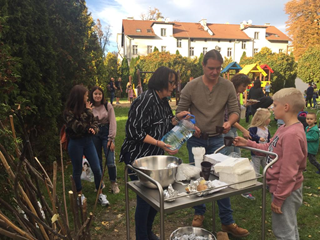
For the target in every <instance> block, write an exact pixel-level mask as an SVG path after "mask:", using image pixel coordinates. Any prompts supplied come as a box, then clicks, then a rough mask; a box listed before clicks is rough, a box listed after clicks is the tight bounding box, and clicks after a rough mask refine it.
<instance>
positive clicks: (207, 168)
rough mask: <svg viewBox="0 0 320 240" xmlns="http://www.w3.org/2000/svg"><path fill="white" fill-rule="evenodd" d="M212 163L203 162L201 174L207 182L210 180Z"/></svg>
mask: <svg viewBox="0 0 320 240" xmlns="http://www.w3.org/2000/svg"><path fill="white" fill-rule="evenodd" d="M211 166H212V163H210V162H202V163H201V172H200V176H201V177H203V178H204V179H205V180H206V181H208V180H209V177H210V172H211Z"/></svg>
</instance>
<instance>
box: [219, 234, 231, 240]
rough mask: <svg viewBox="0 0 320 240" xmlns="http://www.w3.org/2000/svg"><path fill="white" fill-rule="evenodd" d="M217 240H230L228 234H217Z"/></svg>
mask: <svg viewBox="0 0 320 240" xmlns="http://www.w3.org/2000/svg"><path fill="white" fill-rule="evenodd" d="M217 240H230V239H229V236H228V233H226V232H218V233H217Z"/></svg>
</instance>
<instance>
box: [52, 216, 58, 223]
mask: <svg viewBox="0 0 320 240" xmlns="http://www.w3.org/2000/svg"><path fill="white" fill-rule="evenodd" d="M58 219H59V214H54V215H53V216H52V218H51V222H52V223H54V222H56V221H57V220H58Z"/></svg>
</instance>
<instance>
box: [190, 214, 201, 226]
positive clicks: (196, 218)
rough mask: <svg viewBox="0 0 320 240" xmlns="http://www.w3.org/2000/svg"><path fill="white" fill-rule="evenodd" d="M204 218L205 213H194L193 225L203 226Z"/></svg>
mask: <svg viewBox="0 0 320 240" xmlns="http://www.w3.org/2000/svg"><path fill="white" fill-rule="evenodd" d="M203 220H204V216H203V215H194V217H193V220H192V227H202V223H203Z"/></svg>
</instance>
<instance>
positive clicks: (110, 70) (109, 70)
mask: <svg viewBox="0 0 320 240" xmlns="http://www.w3.org/2000/svg"><path fill="white" fill-rule="evenodd" d="M104 64H105V65H106V78H105V79H104V83H103V86H104V88H106V85H107V84H108V83H109V82H110V79H111V78H112V77H113V78H114V79H117V76H118V60H117V56H116V55H115V54H113V53H111V52H108V54H107V56H106V59H105V62H104Z"/></svg>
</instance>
